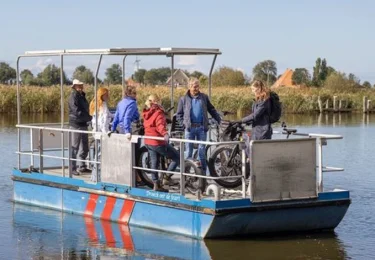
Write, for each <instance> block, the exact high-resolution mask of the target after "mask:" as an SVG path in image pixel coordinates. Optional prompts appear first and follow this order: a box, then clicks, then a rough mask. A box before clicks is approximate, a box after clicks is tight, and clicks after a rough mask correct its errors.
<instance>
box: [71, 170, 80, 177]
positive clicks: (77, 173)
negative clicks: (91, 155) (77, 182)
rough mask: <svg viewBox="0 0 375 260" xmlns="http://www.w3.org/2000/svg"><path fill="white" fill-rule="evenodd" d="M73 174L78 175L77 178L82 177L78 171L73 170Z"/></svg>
mask: <svg viewBox="0 0 375 260" xmlns="http://www.w3.org/2000/svg"><path fill="white" fill-rule="evenodd" d="M72 174H73V175H76V176H79V175H81V174H80V173H79V172H78V171H77V170H72Z"/></svg>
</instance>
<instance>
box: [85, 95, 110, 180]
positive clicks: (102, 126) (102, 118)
mask: <svg viewBox="0 0 375 260" xmlns="http://www.w3.org/2000/svg"><path fill="white" fill-rule="evenodd" d="M97 97H98V102H97V111H98V116H96V114H95V103H96V102H95V98H94V99H93V100H92V101H91V102H90V115H91V116H92V120H91V124H92V128H93V131H94V132H100V133H108V132H109V124H110V122H111V118H112V117H113V115H112V114H111V112H110V111H109V109H108V105H107V102H108V99H109V91H108V89H107V88H99V89H98V90H97ZM96 118H98V127H97V128H96ZM100 136H101V134H94V138H95V139H100ZM99 157H100V143H99V144H98V158H99ZM97 171H98V165H96V164H94V166H93V171H92V173H91V181H94V182H96V181H99V180H100V178H99V180H98V179H97Z"/></svg>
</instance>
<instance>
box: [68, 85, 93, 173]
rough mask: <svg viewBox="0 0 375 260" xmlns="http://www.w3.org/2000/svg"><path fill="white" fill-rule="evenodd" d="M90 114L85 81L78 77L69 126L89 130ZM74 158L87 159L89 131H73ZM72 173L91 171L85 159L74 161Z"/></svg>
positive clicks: (74, 89)
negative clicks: (84, 89) (84, 90)
mask: <svg viewBox="0 0 375 260" xmlns="http://www.w3.org/2000/svg"><path fill="white" fill-rule="evenodd" d="M91 118H92V117H91V116H90V114H89V103H88V102H87V99H86V94H85V92H83V82H81V81H79V80H78V79H74V80H73V85H72V93H71V94H70V97H69V126H70V129H74V130H81V131H87V130H88V129H87V126H88V122H90V121H91ZM71 150H72V154H71V158H72V159H77V154H78V157H79V159H80V160H86V157H87V155H88V152H89V136H88V134H87V133H72V149H71ZM71 165H72V174H74V175H80V174H81V173H90V172H91V170H89V169H87V166H86V163H85V162H84V161H82V162H79V167H78V168H77V162H76V161H72V164H71Z"/></svg>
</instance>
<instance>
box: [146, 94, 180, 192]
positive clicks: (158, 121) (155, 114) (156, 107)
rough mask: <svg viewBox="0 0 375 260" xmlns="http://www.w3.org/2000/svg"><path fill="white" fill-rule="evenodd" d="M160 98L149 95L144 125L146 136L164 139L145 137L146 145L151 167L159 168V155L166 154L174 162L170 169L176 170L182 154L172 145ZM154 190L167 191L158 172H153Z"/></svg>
mask: <svg viewBox="0 0 375 260" xmlns="http://www.w3.org/2000/svg"><path fill="white" fill-rule="evenodd" d="M159 103H160V99H159V97H158V96H156V95H151V96H149V98H148V100H147V101H146V104H145V105H146V107H145V109H144V110H143V125H144V128H145V136H156V137H163V138H164V140H154V139H145V145H146V147H147V149H148V151H149V154H150V160H151V169H158V165H159V156H158V155H161V156H165V157H167V158H168V159H171V160H172V162H171V163H170V164H169V166H168V169H167V170H168V171H174V170H175V169H176V168H177V166H178V165H179V164H180V155H179V154H178V152H177V150H176V149H175V148H173V146H172V145H170V144H169V143H168V142H169V135H168V130H167V121H166V118H165V114H164V108H163V107H162V106H161V105H160V104H159ZM152 181H153V182H154V190H156V191H165V192H166V191H167V190H166V189H164V188H163V187H162V185H161V182H160V180H159V177H158V173H153V174H152Z"/></svg>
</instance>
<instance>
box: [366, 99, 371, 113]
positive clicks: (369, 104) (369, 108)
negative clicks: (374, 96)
mask: <svg viewBox="0 0 375 260" xmlns="http://www.w3.org/2000/svg"><path fill="white" fill-rule="evenodd" d="M370 110H371V100H370V99H369V100H367V112H370Z"/></svg>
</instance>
